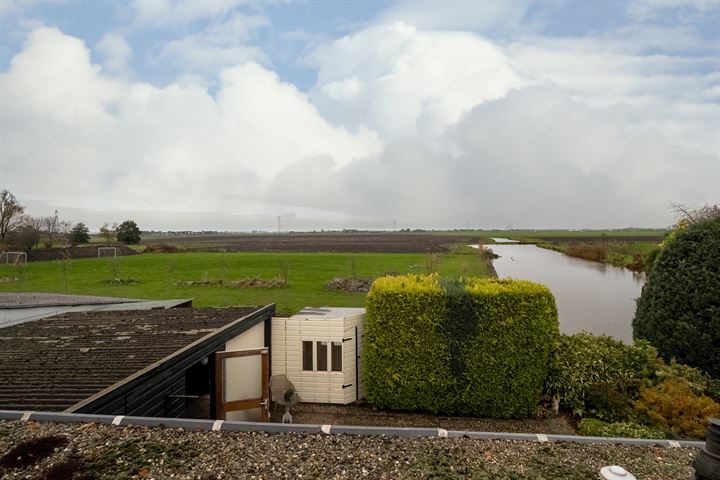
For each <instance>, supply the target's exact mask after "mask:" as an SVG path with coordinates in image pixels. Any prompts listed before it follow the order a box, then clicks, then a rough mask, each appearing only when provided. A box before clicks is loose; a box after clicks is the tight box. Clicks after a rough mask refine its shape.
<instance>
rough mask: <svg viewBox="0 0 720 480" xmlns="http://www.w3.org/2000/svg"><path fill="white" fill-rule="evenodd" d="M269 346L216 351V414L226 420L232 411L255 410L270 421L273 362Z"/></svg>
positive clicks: (248, 411) (260, 418) (260, 417)
mask: <svg viewBox="0 0 720 480" xmlns="http://www.w3.org/2000/svg"><path fill="white" fill-rule="evenodd" d="M268 353H269V351H268V349H267V348H254V349H251V350H235V351H229V352H216V353H215V416H216V418H217V419H218V420H225V417H226V414H227V413H228V412H240V411H245V412H247V413H253V412H255V415H257V417H259V418H256V419H254V418H232V419H233V420H260V421H262V422H267V421H268V420H269V412H270V401H269V400H270V363H269V359H268V356H269V355H268Z"/></svg>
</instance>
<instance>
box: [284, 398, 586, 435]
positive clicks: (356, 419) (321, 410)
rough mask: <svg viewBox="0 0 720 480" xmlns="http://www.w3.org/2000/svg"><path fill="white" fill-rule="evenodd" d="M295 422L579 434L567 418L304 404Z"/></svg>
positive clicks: (296, 409)
mask: <svg viewBox="0 0 720 480" xmlns="http://www.w3.org/2000/svg"><path fill="white" fill-rule="evenodd" d="M272 413H273V415H272V421H276V422H280V421H281V418H282V414H283V409H282V407H277V409H275V408H274V409H273V412H272ZM291 413H292V416H293V422H294V423H306V424H311V425H364V426H372V427H418V428H424V427H430V428H432V427H438V428H444V429H445V430H464V431H473V432H519V433H545V434H555V435H576V432H575V429H573V427H572V425H571V423H570V421H569V420H568V418H567V417H564V416H561V417H551V418H527V419H522V420H501V419H494V418H478V417H457V416H452V417H448V416H443V415H429V414H423V413H409V412H392V411H384V410H376V409H373V408H371V407H368V406H365V405H327V404H319V403H301V404H299V405H297V406H295V407H293V409H292V412H291Z"/></svg>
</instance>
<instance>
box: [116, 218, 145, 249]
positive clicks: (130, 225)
mask: <svg viewBox="0 0 720 480" xmlns="http://www.w3.org/2000/svg"><path fill="white" fill-rule="evenodd" d="M117 240H118V242H123V243H128V244H133V243H140V228H139V227H138V226H137V223H135V222H134V221H132V220H125V221H124V222H122V223H121V224H120V225H118V227H117Z"/></svg>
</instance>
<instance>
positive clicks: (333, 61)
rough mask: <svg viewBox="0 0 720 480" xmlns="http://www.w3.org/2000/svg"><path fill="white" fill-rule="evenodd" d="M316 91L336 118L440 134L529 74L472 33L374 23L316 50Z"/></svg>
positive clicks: (392, 131) (388, 134) (394, 130)
mask: <svg viewBox="0 0 720 480" xmlns="http://www.w3.org/2000/svg"><path fill="white" fill-rule="evenodd" d="M306 61H307V62H309V63H311V64H313V65H316V66H317V67H318V81H317V85H316V86H315V88H314V90H313V92H312V95H313V100H314V101H315V103H316V104H317V105H318V107H319V108H320V110H321V112H322V113H323V114H324V115H325V116H326V117H327V118H329V119H331V120H332V121H336V122H340V123H341V124H343V125H347V126H349V127H351V128H354V127H356V126H358V125H363V124H364V125H368V126H370V127H371V128H373V129H375V130H377V131H378V132H380V133H381V135H382V136H383V138H386V139H387V138H392V137H394V136H397V135H412V134H420V136H430V137H432V136H436V135H438V134H439V133H441V132H442V130H443V129H444V128H445V127H447V126H448V125H451V124H452V123H454V122H456V121H457V120H458V118H459V117H460V115H462V113H463V112H464V111H465V110H467V109H469V108H471V107H472V106H474V105H476V104H478V103H481V102H483V101H486V100H491V99H496V98H500V97H502V96H503V95H505V94H506V93H507V92H508V91H509V90H510V89H512V88H517V87H520V86H522V85H523V84H524V83H525V81H524V80H523V79H522V78H521V77H520V76H519V75H518V74H516V72H515V71H514V70H513V68H511V67H510V65H509V64H508V62H507V61H506V59H505V57H504V55H503V54H502V52H501V51H500V50H499V49H497V48H496V47H495V46H493V45H492V44H491V43H489V42H487V41H485V40H483V39H481V38H479V37H477V36H475V35H473V34H469V33H461V32H435V31H431V32H428V31H419V30H417V29H416V28H415V27H412V26H409V25H406V24H403V23H394V24H392V25H386V26H376V27H370V28H367V29H364V30H361V31H359V32H356V33H354V34H352V35H349V36H346V37H343V38H341V39H339V40H336V41H334V42H332V43H330V44H328V45H326V46H324V47H321V48H318V49H317V50H315V51H314V52H313V53H311V54H310V55H309V56H308V57H307V58H306Z"/></svg>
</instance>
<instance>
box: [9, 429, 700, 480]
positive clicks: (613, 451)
mask: <svg viewBox="0 0 720 480" xmlns="http://www.w3.org/2000/svg"><path fill="white" fill-rule="evenodd" d="M48 437H50V438H51V439H53V442H54V443H53V444H52V445H55V446H56V448H55V449H54V450H53V449H52V447H51V448H50V449H49V451H48V452H47V454H46V456H42V455H39V454H38V452H40V449H38V448H34V450H33V452H34V454H33V456H32V457H22V456H21V455H20V453H21V451H22V446H23V442H26V441H28V440H31V439H42V438H45V439H47V438H48ZM12 448H16V450H15V451H14V452H13V453H12V454H5V457H4V458H2V459H0V477H2V478H3V479H8V480H10V479H19V478H40V479H42V478H85V479H93V478H117V479H120V478H123V479H125V478H156V479H164V478H175V479H190V478H195V479H220V478H240V479H245V478H248V479H250V478H254V479H260V478H263V479H274V478H351V479H356V478H392V479H405V478H407V479H416V478H443V479H446V478H448V479H464V478H475V479H515V480H518V479H540V478H545V479H568V480H574V479H578V480H588V479H594V478H600V477H599V470H600V468H601V467H602V466H605V465H613V464H615V465H621V466H623V467H625V468H626V469H628V470H629V471H630V472H631V473H633V474H634V475H635V476H636V477H637V478H638V479H642V480H677V479H681V478H691V477H692V473H693V469H692V467H691V463H692V460H693V458H694V456H695V455H696V454H697V452H698V451H697V450H696V449H691V448H658V447H652V446H627V445H597V444H575V443H538V442H524V441H508V440H475V439H470V438H444V439H443V438H426V437H419V438H403V437H384V436H351V435H318V434H301V433H282V434H268V433H240V432H192V431H186V430H182V429H170V428H143V427H113V426H108V425H99V424H61V423H36V422H28V423H22V422H8V421H0V452H8V451H9V450H10V449H12ZM39 457H42V458H39ZM23 458H24V459H25V460H26V461H19V460H23ZM18 459H19V460H18ZM3 465H4V466H3ZM68 472H70V473H69V474H68ZM61 473H65V475H66V476H64V477H62V476H60V474H61ZM73 473H74V475H75V477H72V475H73Z"/></svg>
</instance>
